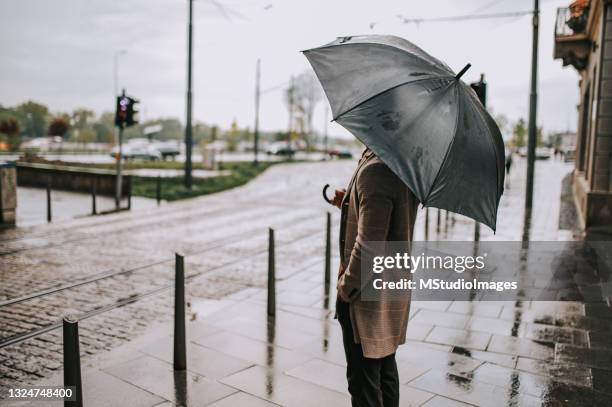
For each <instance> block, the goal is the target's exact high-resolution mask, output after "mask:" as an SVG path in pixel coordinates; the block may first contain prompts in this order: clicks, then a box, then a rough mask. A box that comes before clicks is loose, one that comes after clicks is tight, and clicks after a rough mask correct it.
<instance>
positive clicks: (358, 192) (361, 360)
mask: <svg viewBox="0 0 612 407" xmlns="http://www.w3.org/2000/svg"><path fill="white" fill-rule="evenodd" d="M332 203H333V204H334V205H336V206H338V207H339V208H341V210H342V216H341V221H340V271H339V276H338V287H337V288H338V298H337V302H336V312H337V317H338V320H339V322H340V325H341V327H342V337H343V343H344V351H345V354H346V362H347V368H346V377H347V380H348V388H349V392H350V394H351V402H352V405H353V407H379V406H380V407H383V406H384V407H395V406H398V405H399V377H398V373H397V365H396V363H395V351H396V350H397V347H398V346H399V345H400V344H403V343H404V342H405V340H406V327H407V324H408V313H409V309H410V298H409V293H408V294H407V298H406V299H405V300H400V301H397V299H396V298H394V300H393V301H391V300H390V299H389V298H385V296H384V295H383V296H381V298H380V299H379V300H378V301H363V300H362V299H361V298H360V287H361V260H362V251H363V249H364V245H367V244H368V242H381V241H403V242H410V241H411V240H412V230H413V227H414V221H415V218H416V211H417V207H418V201H417V199H416V198H415V196H414V194H413V193H412V192H411V191H410V190H409V189H408V187H407V186H406V185H405V184H404V183H403V182H402V181H401V180H400V179H399V177H397V176H396V175H395V174H394V173H393V172H392V171H391V170H390V169H389V167H387V165H386V164H385V163H383V162H382V161H381V160H380V159H379V158H378V157H377V156H376V155H375V154H374V153H373V152H372V151H371V150H369V149H366V150H365V151H364V153H363V155H362V157H361V159H360V160H359V164H358V166H357V169H356V170H355V173H354V174H353V177H352V179H351V181H350V183H349V185H348V188H347V189H339V190H336V195H335V197H334V200H333V201H332Z"/></svg>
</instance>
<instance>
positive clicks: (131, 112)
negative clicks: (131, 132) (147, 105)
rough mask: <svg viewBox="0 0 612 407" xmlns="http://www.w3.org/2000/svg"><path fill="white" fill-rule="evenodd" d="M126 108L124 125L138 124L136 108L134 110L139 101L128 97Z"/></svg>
mask: <svg viewBox="0 0 612 407" xmlns="http://www.w3.org/2000/svg"><path fill="white" fill-rule="evenodd" d="M128 102H129V103H128V109H127V118H126V119H125V127H130V126H133V125H135V124H138V117H137V115H138V110H136V109H135V108H136V105H137V104H138V103H140V101H138V100H136V99H134V98H130V97H128Z"/></svg>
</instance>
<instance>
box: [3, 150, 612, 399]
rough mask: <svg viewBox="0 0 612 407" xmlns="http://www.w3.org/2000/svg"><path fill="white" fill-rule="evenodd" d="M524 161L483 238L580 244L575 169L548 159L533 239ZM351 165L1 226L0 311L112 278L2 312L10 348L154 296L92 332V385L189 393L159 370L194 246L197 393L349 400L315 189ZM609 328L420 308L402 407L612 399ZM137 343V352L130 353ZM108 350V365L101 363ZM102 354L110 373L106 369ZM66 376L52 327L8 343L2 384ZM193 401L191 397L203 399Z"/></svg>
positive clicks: (87, 355)
mask: <svg viewBox="0 0 612 407" xmlns="http://www.w3.org/2000/svg"><path fill="white" fill-rule="evenodd" d="M523 164H524V163H523V162H522V161H521V160H515V168H513V173H512V177H511V179H510V188H509V189H507V191H506V194H505V195H504V197H503V198H502V202H501V208H500V215H499V219H500V226H499V230H498V233H497V234H496V235H493V234H492V232H490V231H488V230H486V228H485V227H482V228H481V234H482V238H483V239H487V240H502V241H503V240H520V239H521V237H522V236H525V235H526V232H528V233H527V234H528V235H529V236H530V237H531V239H532V240H563V239H567V238H569V237H570V236H571V233H570V232H567V231H559V230H558V228H557V221H558V218H559V195H560V181H561V179H562V177H563V176H564V175H565V174H567V173H568V172H569V170H570V169H571V165H568V164H564V163H560V162H552V161H551V162H539V163H538V165H537V167H536V171H537V174H538V179H537V181H536V205H535V208H534V213H533V216H532V218H531V222H529V225H530V227H529V229H528V230H526V229H525V227H524V222H523V218H524V217H523V212H522V210H521V205H522V202H523V193H522V185H521V184H522V180H521V177H522V176H523V174H524V165H523ZM353 168H354V163H353V162H331V163H316V164H292V165H282V166H278V167H273V168H271V169H270V170H268V171H267V172H266V173H264V174H263V175H262V176H261V177H259V178H258V179H256V180H255V181H254V182H252V183H250V184H249V185H246V186H244V187H241V188H238V189H235V190H231V191H226V192H224V193H221V194H217V195H214V196H207V197H202V198H197V199H193V200H189V201H184V202H180V203H173V204H169V205H164V206H163V207H161V208H159V209H157V208H155V209H150V210H144V211H142V212H140V213H133V214H130V213H122V214H116V215H110V216H106V217H98V218H88V219H80V220H76V221H68V222H62V223H58V224H53V225H49V226H46V225H45V226H44V227H35V228H27V229H18V230H14V231H8V232H5V233H3V234H2V235H0V253H1V254H2V255H1V256H0V265H1V268H0V277H1V278H2V282H3V283H2V286H1V287H0V301H3V300H4V301H6V300H10V299H15V298H19V297H20V296H26V297H28V296H29V295H31V294H32V293H36V292H40V291H41V290H44V289H48V288H49V287H55V286H63V285H66V284H70V283H74V282H78V281H84V280H87V279H93V278H97V277H104V276H105V275H106V274H105V273H112V276H109V277H107V278H101V279H100V280H97V281H96V282H92V283H89V284H83V285H81V286H78V287H73V288H70V289H66V290H62V291H58V292H56V293H53V294H50V295H47V296H43V297H39V298H32V299H27V300H24V301H23V302H19V303H13V304H9V305H6V306H2V307H0V326H3V327H5V328H4V329H3V330H2V332H1V334H0V341H2V340H7V339H9V338H14V337H17V336H19V335H21V334H23V333H26V332H28V331H30V330H34V329H39V328H41V327H44V326H46V325H48V324H50V323H53V322H55V321H56V320H57V318H58V316H59V315H62V314H63V313H66V312H72V313H77V314H78V313H82V312H84V311H88V310H92V309H97V308H98V307H103V306H105V305H110V304H113V303H116V302H117V301H121V300H125V299H129V297H130V296H134V295H140V294H143V293H147V292H151V291H155V290H157V289H159V290H160V291H159V293H157V294H156V295H151V296H147V297H143V298H141V299H140V300H139V301H137V302H135V303H133V304H129V305H126V306H125V307H121V308H116V309H113V310H111V311H108V312H105V313H103V314H100V315H98V316H95V317H92V318H89V319H86V320H83V321H82V322H81V324H80V325H81V327H80V328H81V337H82V351H83V353H84V361H85V362H86V363H87V364H90V365H91V366H93V368H94V370H93V372H94V373H92V375H91V376H87V377H88V379H87V380H89V383H90V388H93V389H98V390H99V389H101V388H103V387H104V386H105V385H108V384H109V383H114V382H117V383H121V385H122V386H124V388H125V394H130V392H133V393H134V394H135V395H136V394H140V393H139V392H142V390H139V389H145V390H146V392H147V393H146V394H147V397H148V398H147V397H145V396H144V395H143V394H140V396H142V397H143V398H142V400H145V401H146V402H143V405H154V404H156V403H159V402H163V401H164V400H170V401H174V402H176V401H180V397H181V392H180V391H179V392H176V391H175V390H176V389H174V390H173V389H172V386H171V387H170V390H169V391H168V390H167V389H168V381H171V382H173V383H174V384H176V376H175V377H174V378H172V375H171V374H170V376H166V375H165V374H160V373H159V372H171V368H170V369H168V365H167V363H166V362H167V361H168V360H169V357H170V356H169V355H168V351H169V350H170V349H171V347H169V346H168V344H170V342H169V341H170V339H169V338H168V337H167V334H166V333H165V332H170V330H168V329H167V328H168V326H169V325H168V324H167V322H168V321H169V320H170V319H171V317H172V290H171V289H165V290H164V287H171V285H172V278H173V274H172V272H173V263H172V261H173V253H174V252H175V251H182V252H184V253H186V254H187V257H186V265H187V276H188V277H191V280H190V281H189V283H188V286H187V289H188V298H189V301H190V308H189V313H190V316H191V318H190V319H191V320H192V322H190V324H189V329H188V332H191V334H192V336H191V338H190V341H191V342H190V347H191V350H190V353H189V355H190V358H192V359H190V360H194V361H195V362H194V363H192V365H193V367H191V368H190V369H191V370H192V371H191V373H190V376H189V377H188V378H183V379H184V380H186V381H187V382H188V383H190V386H192V387H191V388H192V389H194V390H193V391H195V392H196V393H197V392H198V391H199V390H198V388H199V387H203V386H204V384H203V382H205V383H206V386H204V387H206V389H200V390H202V391H204V392H205V394H206V395H207V397H209V398H210V402H214V401H216V400H220V401H218V404H217V405H219V406H221V405H267V404H265V402H264V401H262V399H265V400H268V401H270V402H273V403H278V404H281V405H337V404H339V403H343V404H346V403H347V396H346V390H345V385H344V373H343V364H344V359H343V352H342V350H341V343H340V340H339V339H340V336H339V329H338V326H337V324H336V322H335V321H333V320H331V319H330V316H331V314H330V312H329V311H328V310H326V308H325V303H324V301H323V299H322V295H321V294H322V265H323V247H324V229H323V227H324V222H325V211H326V210H328V209H329V208H328V206H326V204H325V203H324V202H323V201H322V199H321V198H320V187H321V186H322V185H323V184H325V183H330V184H332V185H343V184H345V183H346V180H348V177H349V176H350V174H351V172H352V169H353ZM424 219H425V216H424V211H420V214H419V219H418V221H417V226H416V234H415V239H416V240H422V239H423V237H424V235H425V224H424ZM337 221H338V216H337V214H334V222H336V223H337ZM269 226H272V227H274V228H275V229H276V230H277V234H276V235H277V270H278V275H277V277H278V279H279V281H278V283H277V289H278V293H277V295H278V298H277V301H278V303H279V308H280V311H279V315H278V316H277V320H276V324H275V325H274V326H273V327H271V326H270V325H268V322H267V320H266V318H265V312H264V311H263V310H264V307H265V304H264V300H265V289H264V287H265V282H266V269H267V263H266V244H267V230H266V229H267V227H269ZM334 231H335V228H334ZM427 234H428V237H429V239H433V240H441V239H449V240H451V239H452V240H470V239H471V238H472V236H473V222H471V221H469V220H467V219H465V218H462V217H460V216H456V217H454V220H453V217H452V216H449V217H448V218H447V217H446V215H445V214H444V213H442V214H441V216H440V225H439V226H438V224H437V211H436V210H430V211H429V229H428V232H427ZM334 241H335V237H334ZM334 246H335V245H334ZM335 249H336V248H335V247H334V250H335ZM332 270H335V266H334V267H333V268H332ZM332 306H333V305H332ZM158 325H160V327H158ZM144 333H147V335H143V334H144ZM610 334H612V314H611V313H610V309H609V308H608V307H607V306H592V305H588V304H583V303H579V302H481V303H473V302H471V303H467V302H458V301H437V302H423V303H415V304H414V306H413V308H412V314H411V322H410V325H409V331H408V335H409V338H410V341H409V343H408V344H407V345H406V346H404V347H402V348H401V350H400V351H399V352H398V360H399V366H400V377H401V380H402V393H403V399H404V400H405V401H406V400H407V401H409V402H411V404H410V405H429V406H432V405H463V404H461V403H467V404H474V405H541V404H547V405H557V404H556V403H560V402H563V401H565V400H569V401H571V405H577V404H580V403H582V404H584V405H593V403H595V404H597V405H605V404H609V402H610V400H612V395H610V388H612V379H611V378H612V350H610V346H609V345H608V343H607V339H608V338H609V335H610ZM156 337H159V339H155V338H156ZM134 338H136V340H135V341H133V342H131V343H130V344H129V345H126V346H129V348H126V347H125V346H121V345H122V344H125V343H126V342H127V341H128V340H132V339H134ZM141 345H142V346H141ZM111 349H113V352H111V354H110V355H107V354H105V353H103V352H104V351H106V350H111ZM126 353H127V354H128V356H126ZM100 355H104V359H105V360H106V362H104V363H101V362H99V360H98V359H97V358H98V357H99V356H100ZM117 355H118V356H117ZM126 358H127V359H131V360H132V362H128V363H126ZM199 358H201V359H199ZM170 360H171V359H170ZM198 360H201V362H202V363H198ZM57 371H61V333H60V332H58V331H57V330H55V331H51V332H48V333H45V334H43V335H41V336H38V337H37V338H34V339H29V340H27V341H23V342H19V343H16V344H14V345H10V346H6V347H3V348H2V349H0V376H1V377H2V379H1V380H2V381H1V382H0V384H2V385H5V386H6V385H11V384H15V383H17V382H18V381H22V380H24V381H33V380H36V379H37V378H39V377H47V376H52V375H53V373H54V372H57ZM198 378H200V379H198ZM204 378H206V379H204ZM87 380H86V381H87ZM208 380H211V382H210V383H209V382H208ZM132 386H136V387H132ZM193 391H192V392H187V393H188V394H190V395H191V396H193ZM90 394H91V393H90ZM103 394H104V393H103ZM198 394H199V393H198ZM106 395H107V396H108V394H106ZM140 396H139V397H140ZM183 396H185V395H184V394H183ZM185 397H186V396H185ZM177 398H178V399H177ZM96 400H97V401H101V399H96V398H95V397H93V398H92V400H91V402H92V403H93V404H94V405H95V401H96ZM224 400H225V401H224ZM257 400H259V402H260V404H257V402H256V401H257ZM305 400H308V403H307V402H306V401H305ZM223 403H225V404H223ZM236 403H238V404H236ZM249 403H251V404H249ZM405 405H409V404H405Z"/></svg>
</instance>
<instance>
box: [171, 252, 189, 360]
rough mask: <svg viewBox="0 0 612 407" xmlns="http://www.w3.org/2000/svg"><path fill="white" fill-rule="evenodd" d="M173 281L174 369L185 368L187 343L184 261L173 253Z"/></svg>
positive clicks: (181, 256) (182, 257)
mask: <svg viewBox="0 0 612 407" xmlns="http://www.w3.org/2000/svg"><path fill="white" fill-rule="evenodd" d="M174 271H175V283H174V370H186V369H187V345H186V336H185V261H184V256H183V255H181V254H178V253H176V255H175V264H174Z"/></svg>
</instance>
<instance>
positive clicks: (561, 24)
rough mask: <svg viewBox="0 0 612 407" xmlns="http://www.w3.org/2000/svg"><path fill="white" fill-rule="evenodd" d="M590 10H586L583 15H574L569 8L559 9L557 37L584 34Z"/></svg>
mask: <svg viewBox="0 0 612 407" xmlns="http://www.w3.org/2000/svg"><path fill="white" fill-rule="evenodd" d="M588 15H589V9H588V8H585V9H583V10H582V12H581V14H577V13H575V12H574V13H572V10H570V8H569V7H560V8H558V9H557V20H556V22H555V37H570V36H572V35H576V34H582V33H583V32H584V29H585V26H586V23H587V19H588Z"/></svg>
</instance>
